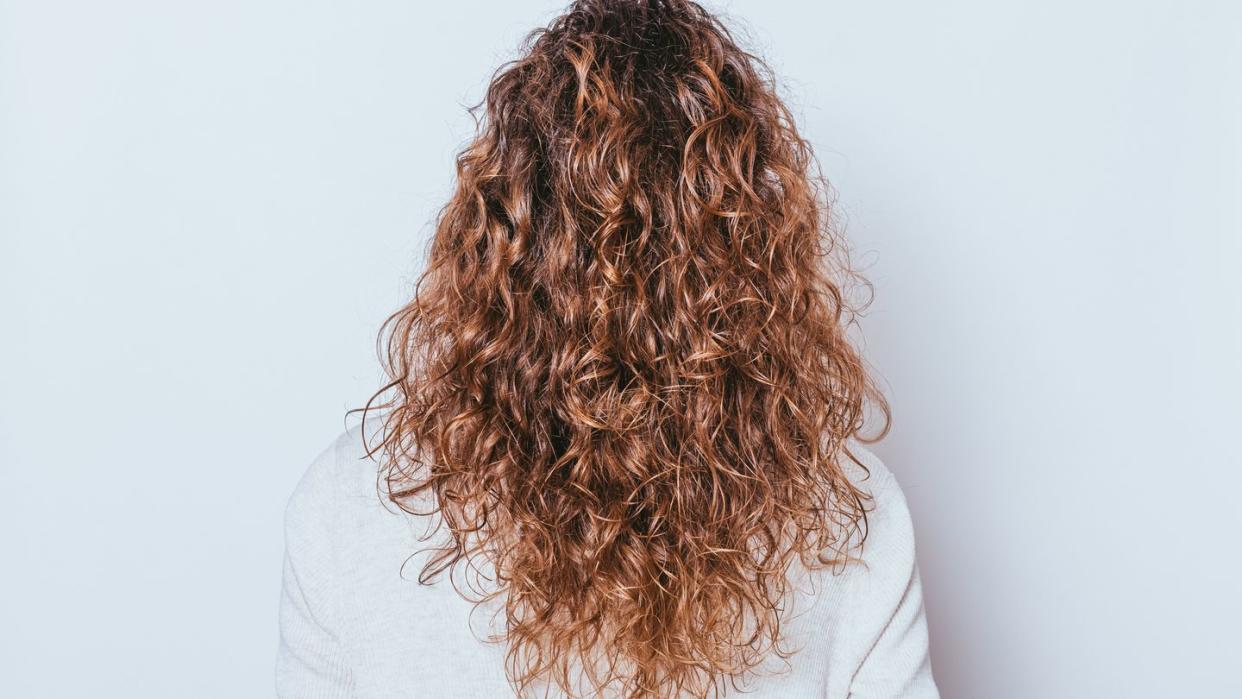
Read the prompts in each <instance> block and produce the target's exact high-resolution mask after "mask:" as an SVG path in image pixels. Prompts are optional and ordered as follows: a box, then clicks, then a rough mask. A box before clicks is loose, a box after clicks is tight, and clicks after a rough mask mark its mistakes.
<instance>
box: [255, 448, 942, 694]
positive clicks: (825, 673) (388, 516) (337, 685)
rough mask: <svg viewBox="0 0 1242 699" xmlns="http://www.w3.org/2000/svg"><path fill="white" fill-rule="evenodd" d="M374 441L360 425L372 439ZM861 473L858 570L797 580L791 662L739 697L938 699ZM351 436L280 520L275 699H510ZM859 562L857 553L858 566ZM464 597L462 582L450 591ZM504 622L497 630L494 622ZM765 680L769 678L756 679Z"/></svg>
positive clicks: (898, 560)
mask: <svg viewBox="0 0 1242 699" xmlns="http://www.w3.org/2000/svg"><path fill="white" fill-rule="evenodd" d="M374 429H375V428H374V427H373V426H372V425H371V424H368V426H367V430H368V434H369V435H370V434H372V433H373V431H374ZM851 449H852V450H853V451H854V453H855V454H857V455H858V456H859V457H860V458H861V459H862V460H863V461H864V463H866V464H867V466H868V468H869V470H870V477H869V478H866V479H865V480H864V477H865V474H864V473H863V472H862V470H861V469H857V468H856V467H854V468H853V470H851V471H849V473H850V476H851V478H853V479H855V480H856V482H857V483H859V485H860V486H861V487H863V488H864V489H865V490H868V491H870V492H871V493H872V494H873V496H874V497H875V510H874V511H873V512H871V513H869V515H868V530H869V535H868V537H867V539H866V542H865V544H864V547H863V549H862V552H861V554H860V555H861V557H862V558H863V559H864V561H865V565H859V564H855V563H851V564H850V565H849V566H848V567H846V568H845V569H844V570H843V571H840V572H838V573H836V574H834V573H833V572H832V571H831V570H823V571H813V572H811V571H807V570H806V569H805V568H802V567H801V566H796V567H797V570H795V571H791V575H798V576H800V577H799V578H798V580H799V584H798V592H797V593H796V594H795V599H793V600H792V613H791V614H790V615H789V617H788V619H787V621H786V622H785V624H784V632H785V636H786V638H787V639H788V640H789V641H790V645H791V646H792V647H794V648H797V649H798V652H797V653H796V654H795V655H794V656H793V657H792V658H791V659H790V660H789V661H788V663H784V662H781V661H779V659H776V658H773V659H772V662H771V663H770V668H771V672H770V674H765V675H763V676H760V677H757V678H755V679H753V680H751V681H750V682H749V683H748V684H747V685H746V688H747V689H748V690H749V691H748V692H747V693H746V694H745V695H742V694H739V693H737V692H733V691H730V692H729V693H728V694H727V695H726V696H745V697H748V698H756V699H760V698H769V697H771V698H776V697H780V698H782V699H796V698H800V697H833V698H835V697H856V698H859V699H862V698H865V697H911V698H915V699H935V698H937V697H938V696H939V695H938V692H937V690H936V685H935V682H934V681H933V679H932V672H931V663H930V659H929V655H928V646H927V622H926V618H925V615H924V611H923V596H922V590H921V587H920V584H919V572H918V566H917V564H916V562H915V547H914V533H913V527H912V525H911V521H910V513H909V511H908V509H907V507H906V500H905V497H904V495H903V494H902V491H901V488H900V486H899V485H898V484H897V481H896V480H895V479H894V477H893V475H892V473H891V472H890V471H889V470H888V469H887V468H885V466H884V464H883V463H881V462H880V460H879V459H878V458H876V456H875V455H874V454H872V453H871V452H869V451H867V450H866V449H864V448H862V447H861V446H860V445H857V444H851ZM377 468H378V466H377V464H376V463H375V461H373V460H371V459H367V458H366V457H365V454H364V450H363V446H362V439H361V433H360V428H354V429H352V430H350V431H348V432H346V433H345V434H343V435H342V436H341V437H340V438H338V439H337V440H336V441H335V442H334V443H333V444H332V445H331V446H329V447H328V448H327V449H326V450H325V451H324V452H323V453H322V454H321V455H320V456H319V457H318V458H317V459H315V461H314V462H313V463H312V464H311V465H310V468H309V469H308V470H307V472H306V475H305V476H304V477H303V478H302V480H301V482H300V483H299V484H298V486H297V488H296V489H295V491H294V493H293V495H292V497H291V498H290V500H289V504H288V508H287V510H286V514H285V541H286V546H285V562H284V581H283V586H282V592H281V601H280V647H279V650H278V655H277V663H276V687H277V693H278V695H279V696H281V697H298V698H303V697H306V698H318V697H324V698H328V697H358V698H365V697H432V698H435V699H441V698H450V697H488V698H491V697H497V698H503V697H511V696H513V690H512V689H511V688H510V686H509V684H508V683H507V682H506V680H505V675H504V666H503V659H504V647H503V646H502V645H501V644H498V643H488V642H486V641H484V640H481V639H482V638H484V637H486V636H487V634H488V633H494V632H497V631H500V629H499V628H498V627H496V626H495V624H496V623H498V622H497V621H496V617H495V614H494V612H495V608H494V607H492V608H486V607H482V608H479V609H478V610H476V611H475V612H474V613H473V614H472V613H471V610H472V608H473V605H472V604H471V603H470V602H468V601H467V600H465V599H463V598H462V597H461V596H460V595H459V594H458V593H457V592H456V591H455V590H454V589H453V586H452V584H451V583H450V582H449V581H448V579H447V578H443V577H442V578H441V579H439V580H438V582H436V583H435V584H432V585H420V584H419V583H418V581H417V575H418V572H419V570H420V569H421V567H422V565H421V563H422V560H423V559H422V558H421V557H418V558H413V559H411V558H410V556H411V555H412V554H414V553H415V552H416V551H418V550H419V549H420V548H424V547H425V544H420V543H419V542H418V541H417V536H418V535H419V534H420V533H423V532H424V530H425V527H426V524H427V523H426V522H422V521H418V518H416V517H414V516H412V515H409V514H406V513H403V512H400V511H398V510H396V508H395V507H393V506H391V505H388V506H385V503H383V502H382V501H381V499H380V497H379V495H378V491H377V486H376V483H377V481H376V474H377ZM855 553H856V554H857V553H858V552H857V551H856V552H855ZM458 582H459V584H460V583H465V582H467V581H465V580H461V579H459V581H458ZM502 618H503V617H502ZM767 668H768V666H765V670H766V669H767Z"/></svg>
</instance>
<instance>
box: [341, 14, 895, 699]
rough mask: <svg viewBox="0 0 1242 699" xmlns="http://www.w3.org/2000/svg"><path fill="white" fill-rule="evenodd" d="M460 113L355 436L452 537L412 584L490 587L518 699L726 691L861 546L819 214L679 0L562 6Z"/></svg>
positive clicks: (759, 93)
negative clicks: (452, 163) (812, 586)
mask: <svg viewBox="0 0 1242 699" xmlns="http://www.w3.org/2000/svg"><path fill="white" fill-rule="evenodd" d="M472 113H474V114H475V115H476V121H477V122H478V123H477V127H478V128H477V133H476V135H475V137H474V138H473V139H472V140H471V141H470V142H469V143H468V144H467V145H466V146H465V147H464V148H463V150H462V151H461V152H460V154H459V156H458V158H457V162H456V165H457V173H456V188H455V191H454V193H453V195H452V197H451V199H450V200H449V201H448V203H447V204H446V205H445V206H444V207H443V209H442V210H441V211H440V214H439V216H438V217H437V221H436V228H435V233H434V237H433V239H432V241H431V245H430V249H429V255H428V258H429V259H428V261H427V266H426V269H425V271H424V272H423V274H422V276H421V277H420V279H419V281H418V284H417V286H416V289H415V293H414V298H413V300H412V301H410V302H409V304H408V305H406V306H405V307H403V308H401V309H400V310H399V311H398V312H396V313H395V314H394V315H393V316H392V317H391V318H389V319H388V321H387V322H386V323H385V324H384V328H383V330H382V331H381V336H380V337H381V347H382V348H383V352H382V354H383V355H384V361H385V368H386V371H387V373H388V375H389V378H390V382H389V383H388V384H387V385H386V386H384V387H383V388H381V389H380V390H379V391H378V392H377V393H376V394H375V396H373V397H372V399H371V400H370V401H369V402H368V404H367V407H366V408H364V410H368V411H370V410H375V411H379V412H380V413H382V415H383V423H382V424H383V429H382V441H380V443H379V444H377V445H375V446H373V447H369V450H370V451H371V453H373V454H374V453H381V454H382V457H383V458H382V464H383V465H384V466H383V468H381V473H380V475H381V485H382V486H383V490H384V494H385V497H387V498H388V499H389V500H391V502H393V503H395V504H396V505H398V506H399V507H401V508H402V509H404V510H406V511H408V512H410V513H415V514H419V515H434V517H435V521H436V526H435V530H436V531H439V532H441V533H445V532H446V533H447V536H445V537H444V538H442V539H437V540H436V541H435V543H434V545H432V546H429V547H428V550H429V551H430V555H429V557H428V559H427V560H426V562H425V564H424V566H423V568H422V570H421V574H420V581H422V582H424V583H429V582H431V581H433V580H435V579H436V578H438V577H439V576H440V575H441V574H442V573H444V571H446V570H448V571H449V576H450V577H453V575H454V570H455V569H458V568H467V569H472V570H475V571H476V572H477V571H487V572H486V574H485V575H484V576H482V577H483V578H485V579H486V581H487V583H486V585H483V586H480V587H478V588H477V589H475V590H474V591H473V592H472V593H466V592H464V591H462V590H460V588H459V592H461V593H462V594H469V595H470V596H472V597H473V598H474V599H475V602H476V603H481V602H483V601H485V600H493V599H495V600H498V601H501V600H502V602H501V604H500V606H498V607H497V609H498V610H499V614H500V615H502V617H503V621H504V633H502V634H499V635H497V636H494V637H493V638H492V640H494V641H498V642H499V641H504V642H505V643H506V645H507V651H506V672H507V676H508V678H509V681H510V682H511V684H512V685H513V688H514V691H515V692H516V693H517V694H519V695H526V694H527V693H529V692H530V691H533V690H534V689H535V688H536V687H538V686H540V685H543V686H544V688H545V691H547V689H548V688H551V687H555V688H559V689H560V690H561V691H563V692H564V693H566V694H568V695H571V696H577V695H598V694H603V693H613V694H616V695H619V696H626V697H640V696H642V697H646V696H673V695H679V694H693V695H696V696H705V695H708V694H719V693H721V692H725V691H727V688H728V686H729V685H732V686H735V687H736V686H737V685H738V683H739V681H743V680H745V678H746V676H747V675H748V674H754V673H755V672H757V669H758V668H759V667H760V665H761V664H762V662H763V661H764V659H765V658H766V657H768V656H769V655H772V654H775V655H778V656H780V657H782V658H785V657H788V654H789V653H790V652H791V651H790V650H789V649H788V648H786V645H785V643H783V637H782V630H781V629H782V620H783V618H784V613H783V609H784V604H783V603H782V600H783V599H784V598H785V596H786V594H787V593H788V592H789V590H790V585H791V583H790V581H789V577H788V575H787V573H788V571H789V568H790V565H791V563H792V562H793V561H794V560H795V559H798V560H801V561H802V563H803V564H805V565H808V566H826V565H828V564H830V563H835V562H840V561H843V560H845V561H847V560H849V559H850V558H851V557H850V556H849V555H848V552H849V551H850V550H851V549H852V547H853V546H854V545H856V544H858V543H861V538H860V537H855V536H852V535H851V534H852V533H861V534H862V537H865V528H866V513H867V510H868V506H867V501H868V496H867V494H866V493H865V492H864V491H862V490H861V489H859V488H858V487H857V484H856V483H854V482H851V480H850V479H849V478H847V477H846V472H845V469H844V468H843V467H842V464H843V459H846V458H850V459H853V460H854V461H855V462H860V461H859V459H858V458H857V456H856V455H855V454H851V453H850V451H849V448H848V445H847V444H846V442H847V440H848V439H849V438H851V437H856V438H858V439H859V440H861V441H874V439H878V437H874V438H872V439H867V438H864V437H862V436H860V430H861V429H862V427H863V423H864V417H865V413H869V412H870V410H869V409H868V408H869V406H875V407H878V408H879V409H880V412H882V413H883V419H884V426H883V429H882V431H881V433H880V436H882V435H883V432H884V431H887V427H888V408H887V406H886V405H885V403H884V399H883V397H882V396H881V395H880V393H879V392H878V391H877V390H876V389H875V386H874V384H873V382H872V381H871V380H870V378H869V372H868V371H867V368H866V364H865V362H864V361H863V359H862V358H861V356H860V354H859V353H858V351H857V350H856V349H855V348H854V347H853V346H852V345H851V342H850V340H849V338H847V334H848V331H849V330H850V327H851V326H853V325H855V323H854V319H855V317H856V316H857V312H858V311H859V310H860V309H861V307H862V306H863V305H865V304H856V303H853V302H852V297H853V294H852V293H850V290H851V289H854V288H856V285H855V284H853V283H852V282H855V281H861V277H859V276H858V275H857V274H856V273H854V272H853V271H852V270H851V269H850V267H849V265H848V255H847V254H846V252H845V246H844V243H843V241H842V240H841V238H840V236H839V234H838V233H837V231H836V230H835V229H836V228H837V227H836V226H835V225H833V221H834V217H833V216H832V215H831V213H832V211H831V206H830V203H831V199H830V196H829V194H830V190H829V188H828V187H827V184H826V183H825V182H824V181H823V178H822V176H820V175H819V169H818V166H817V165H816V163H815V160H814V157H813V153H812V150H811V148H810V146H809V144H808V143H807V141H805V140H804V139H803V138H802V137H801V136H800V135H799V133H798V131H797V129H796V128H795V125H794V121H793V119H792V117H791V114H790V112H789V110H788V109H787V107H786V105H785V104H784V103H783V102H782V100H781V99H780V97H779V96H778V94H777V89H776V87H775V83H774V80H773V78H772V75H771V72H770V70H769V69H768V68H767V67H766V66H765V65H764V64H763V63H762V62H761V61H760V60H759V59H757V58H756V57H755V56H753V55H751V54H750V53H748V52H746V51H744V50H743V49H742V48H740V47H739V46H738V44H737V43H736V42H735V40H734V38H733V37H732V35H731V34H730V32H729V31H728V30H727V29H726V27H725V26H723V25H722V23H721V22H720V21H719V20H718V19H716V18H715V17H713V16H712V15H711V14H710V13H708V12H707V11H706V10H704V9H703V8H702V7H700V6H699V5H697V4H695V3H693V2H689V1H686V0H580V1H578V2H575V3H573V4H572V5H571V6H570V7H569V8H568V9H567V10H566V11H565V13H564V14H562V15H561V16H559V17H557V18H556V19H555V20H554V21H552V22H551V24H550V25H549V26H547V27H546V28H541V29H539V30H536V31H535V32H533V33H532V34H531V35H530V36H529V37H528V38H527V40H526V42H525V44H524V45H523V50H522V52H521V54H520V57H519V58H517V59H516V60H513V61H511V62H509V63H506V64H505V65H503V66H501V68H500V69H499V70H498V71H497V72H496V74H495V75H494V76H493V79H492V81H491V83H490V85H489V87H488V88H487V92H486V96H485V98H484V99H483V101H482V102H481V103H480V105H479V106H477V107H475V108H474V109H473V110H472ZM480 113H481V116H480ZM861 286H865V282H863V283H862V284H860V285H857V287H861ZM427 537H428V539H429V538H430V532H429V533H428V535H427ZM850 541H853V542H855V543H852V544H851V543H847V542H850ZM454 584H455V585H456V583H454Z"/></svg>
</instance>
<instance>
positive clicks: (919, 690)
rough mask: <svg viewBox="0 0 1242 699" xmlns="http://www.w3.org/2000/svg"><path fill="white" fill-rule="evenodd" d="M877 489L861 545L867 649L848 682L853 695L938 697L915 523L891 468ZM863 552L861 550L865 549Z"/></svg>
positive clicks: (866, 698)
mask: <svg viewBox="0 0 1242 699" xmlns="http://www.w3.org/2000/svg"><path fill="white" fill-rule="evenodd" d="M886 475H887V479H886V482H885V483H883V484H882V485H881V486H880V489H879V490H878V491H877V495H876V500H877V503H878V504H877V508H876V511H875V514H876V521H875V522H874V526H870V525H869V526H870V528H871V531H872V532H873V533H874V536H872V537H869V538H868V540H867V542H866V543H865V544H864V546H865V547H867V546H869V547H871V548H872V551H873V552H874V554H873V555H872V556H866V558H867V560H868V562H869V567H870V568H871V569H872V574H871V575H869V576H868V600H867V605H866V608H867V614H866V616H865V620H866V621H865V623H866V625H867V626H868V627H869V628H867V633H866V634H865V636H864V637H865V638H867V639H869V640H871V639H874V640H873V642H871V645H870V649H869V650H868V651H867V652H866V654H865V655H864V656H863V660H862V663H861V665H859V667H858V669H857V671H856V672H855V674H854V677H853V680H852V681H851V683H850V693H849V696H850V697H851V698H852V699H872V698H879V697H907V698H909V699H938V697H939V696H940V694H939V691H938V690H937V688H936V683H935V680H934V679H933V678H932V668H931V658H930V654H929V649H928V634H927V618H926V615H925V613H924V608H923V590H922V585H921V583H920V580H919V569H918V563H917V560H916V557H915V546H914V525H913V523H912V521H911V518H910V511H909V508H908V506H907V503H906V498H905V495H904V494H903V493H902V491H901V487H900V486H899V485H898V484H897V481H896V479H895V478H894V477H893V476H892V474H891V472H889V473H887V474H886ZM864 551H865V549H864Z"/></svg>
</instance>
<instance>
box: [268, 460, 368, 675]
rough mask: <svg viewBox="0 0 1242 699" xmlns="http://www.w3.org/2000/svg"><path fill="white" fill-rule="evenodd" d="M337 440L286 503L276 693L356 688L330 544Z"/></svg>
mask: <svg viewBox="0 0 1242 699" xmlns="http://www.w3.org/2000/svg"><path fill="white" fill-rule="evenodd" d="M335 463H336V445H333V446H332V447H329V448H328V449H327V450H325V451H324V452H323V453H322V454H320V455H319V457H318V458H317V459H316V460H315V461H314V463H312V464H311V466H310V468H309V469H308V470H307V472H306V475H304V476H303V477H302V480H301V481H300V482H299V483H298V485H297V488H296V489H295V490H294V492H293V495H292V496H291V497H290V498H289V502H288V505H287V506H286V508H285V556H284V572H283V579H282V584H281V594H280V645H279V649H278V651H277V656H276V694H277V696H280V697H312V698H316V699H317V698H320V697H322V698H325V699H328V698H331V699H338V698H343V697H350V696H352V694H353V689H352V678H351V675H350V670H349V665H348V662H347V659H346V655H345V652H344V647H343V644H342V639H341V638H340V636H339V629H340V624H339V620H338V618H337V610H336V601H337V595H338V594H339V589H338V584H337V582H336V579H335V575H334V571H335V570H336V569H337V568H336V560H335V555H334V551H333V547H332V545H331V538H330V537H331V534H332V529H333V526H332V518H333V513H334V512H335V507H334V503H337V502H338V500H337V499H336V497H335V496H336V491H337V485H336V482H335Z"/></svg>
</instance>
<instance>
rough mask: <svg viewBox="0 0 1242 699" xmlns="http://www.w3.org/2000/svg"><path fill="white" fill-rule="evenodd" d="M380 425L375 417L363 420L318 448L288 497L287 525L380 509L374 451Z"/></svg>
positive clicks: (379, 477)
mask: <svg viewBox="0 0 1242 699" xmlns="http://www.w3.org/2000/svg"><path fill="white" fill-rule="evenodd" d="M381 428H382V425H381V424H380V422H379V420H378V419H377V418H371V419H368V420H365V421H364V422H362V423H361V424H358V425H355V426H354V427H351V428H348V429H346V430H344V431H343V432H341V433H339V434H338V435H337V436H336V437H334V438H333V439H332V440H331V441H330V442H329V443H328V444H327V445H326V446H324V447H322V448H321V449H320V450H319V452H318V454H317V455H316V456H315V457H314V458H313V459H312V460H311V462H310V464H309V465H308V466H306V467H305V470H304V472H303V474H302V476H301V478H300V479H299V480H298V482H297V484H296V485H295V486H294V488H293V492H292V494H291V495H290V496H289V500H288V505H287V508H286V516H285V518H286V522H287V524H291V525H297V524H298V523H299V522H301V521H304V520H310V519H317V520H324V519H334V518H336V517H340V516H343V515H346V514H348V513H349V512H351V511H353V512H355V513H357V512H364V511H369V510H371V509H373V508H378V509H381V510H382V509H383V507H382V504H381V503H382V499H381V498H380V497H379V494H380V493H381V490H380V486H381V485H382V480H381V473H382V469H381V464H380V456H379V452H378V451H376V450H375V447H376V446H377V445H378V442H379V440H380V439H381V438H382V437H381V436H380V435H381V432H380V430H381Z"/></svg>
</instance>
